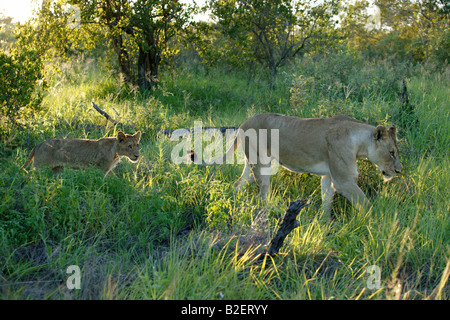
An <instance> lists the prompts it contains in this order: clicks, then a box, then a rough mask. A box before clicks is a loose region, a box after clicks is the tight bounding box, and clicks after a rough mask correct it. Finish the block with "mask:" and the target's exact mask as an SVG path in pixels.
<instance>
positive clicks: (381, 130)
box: [375, 125, 387, 141]
mask: <svg viewBox="0 0 450 320" xmlns="http://www.w3.org/2000/svg"><path fill="white" fill-rule="evenodd" d="M386 133H387V130H386V127H385V126H381V125H380V126H378V127H376V128H375V140H377V141H380V140H383V139H384V137H385V135H386Z"/></svg>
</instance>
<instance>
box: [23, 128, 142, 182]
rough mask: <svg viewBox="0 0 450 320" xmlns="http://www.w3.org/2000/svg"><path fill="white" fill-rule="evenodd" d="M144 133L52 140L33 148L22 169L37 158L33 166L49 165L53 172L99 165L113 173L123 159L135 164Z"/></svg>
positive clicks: (106, 172)
mask: <svg viewBox="0 0 450 320" xmlns="http://www.w3.org/2000/svg"><path fill="white" fill-rule="evenodd" d="M140 139H141V132H140V131H138V132H136V133H135V134H134V135H131V134H125V133H123V132H122V131H119V132H118V133H117V136H116V137H110V138H102V139H98V140H89V139H52V140H47V141H44V142H41V143H40V144H38V145H37V146H35V147H34V148H33V150H32V151H31V153H30V155H29V156H28V159H27V161H26V162H25V164H24V165H23V168H26V167H28V165H29V164H30V163H31V161H32V160H33V159H34V167H35V168H40V167H42V166H48V167H50V168H52V171H53V172H54V173H56V172H59V171H61V169H62V168H63V167H64V166H71V167H74V168H79V169H84V168H87V167H89V166H96V167H98V168H100V169H101V170H103V172H105V176H106V175H108V174H110V173H111V172H112V170H113V169H114V167H115V166H116V165H117V163H118V162H119V160H120V158H121V157H127V158H128V159H130V160H131V161H132V162H136V161H137V160H138V158H139V141H140Z"/></svg>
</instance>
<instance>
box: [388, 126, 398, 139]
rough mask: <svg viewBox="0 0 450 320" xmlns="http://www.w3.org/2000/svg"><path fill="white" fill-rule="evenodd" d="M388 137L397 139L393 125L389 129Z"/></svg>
mask: <svg viewBox="0 0 450 320" xmlns="http://www.w3.org/2000/svg"><path fill="white" fill-rule="evenodd" d="M389 135H390V136H391V137H393V138H395V137H397V127H396V126H395V124H393V125H392V126H391V127H390V128H389Z"/></svg>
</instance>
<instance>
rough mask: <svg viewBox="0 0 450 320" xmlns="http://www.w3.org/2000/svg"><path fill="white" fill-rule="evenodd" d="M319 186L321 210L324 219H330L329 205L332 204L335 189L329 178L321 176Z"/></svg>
mask: <svg viewBox="0 0 450 320" xmlns="http://www.w3.org/2000/svg"><path fill="white" fill-rule="evenodd" d="M320 186H321V190H322V209H323V214H324V216H325V217H328V219H329V218H330V213H331V204H332V203H333V198H334V194H335V193H336V189H335V188H334V186H333V185H332V182H331V177H330V176H322V178H321V180H320Z"/></svg>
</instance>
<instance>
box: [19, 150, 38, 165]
mask: <svg viewBox="0 0 450 320" xmlns="http://www.w3.org/2000/svg"><path fill="white" fill-rule="evenodd" d="M35 150H36V147H34V148H33V150H31V152H30V155H29V156H28V159H27V161H26V162H25V164H24V165H23V166H22V168H23V169H25V168H26V167H28V166H29V165H30V163H31V161H33V158H34V151H35Z"/></svg>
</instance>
